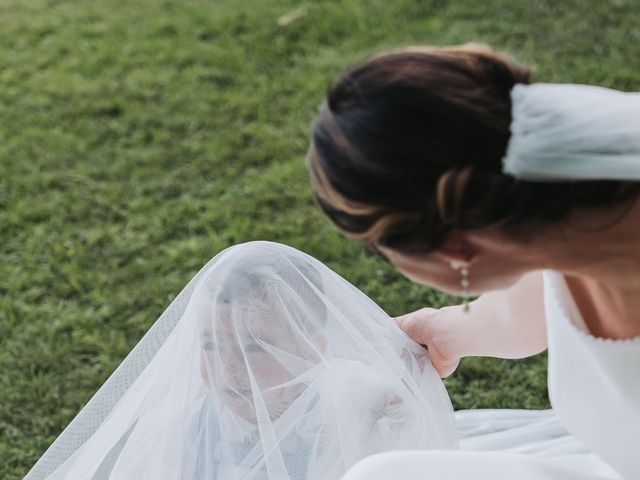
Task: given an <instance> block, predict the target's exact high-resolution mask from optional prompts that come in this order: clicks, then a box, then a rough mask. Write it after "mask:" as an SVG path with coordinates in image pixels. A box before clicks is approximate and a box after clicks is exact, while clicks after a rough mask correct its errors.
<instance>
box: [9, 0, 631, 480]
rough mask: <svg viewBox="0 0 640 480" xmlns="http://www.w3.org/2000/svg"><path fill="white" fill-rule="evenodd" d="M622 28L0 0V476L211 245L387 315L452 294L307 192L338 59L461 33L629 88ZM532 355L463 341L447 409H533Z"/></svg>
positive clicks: (575, 78) (188, 3) (500, 5)
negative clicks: (310, 265)
mask: <svg viewBox="0 0 640 480" xmlns="http://www.w3.org/2000/svg"><path fill="white" fill-rule="evenodd" d="M290 12H294V13H293V14H292V15H289V17H288V18H287V17H285V20H287V19H288V20H290V21H289V23H286V21H280V22H278V19H279V18H281V17H282V16H283V15H285V14H287V13H290ZM283 23H286V24H283ZM638 25H640V3H639V2H637V1H634V2H631V1H624V0H615V1H612V2H598V1H595V0H594V1H585V0H568V1H563V2H557V1H552V0H546V1H544V0H526V1H525V0H522V1H516V0H492V1H481V2H480V1H476V0H464V1H453V0H452V1H444V0H431V1H422V0H345V1H336V0H334V1H307V2H302V3H300V2H293V1H285V0H278V1H273V0H181V1H177V0H176V1H174V0H144V1H140V0H102V1H86V0H85V1H64V0H3V1H2V2H1V3H0V249H1V252H0V342H1V343H0V478H2V479H7V480H9V479H18V478H22V476H23V475H24V474H25V473H26V472H27V470H28V469H29V468H30V466H31V465H32V464H33V463H34V462H35V461H36V459H37V458H38V457H39V456H40V455H41V454H42V453H43V452H44V450H45V449H46V448H47V446H48V445H49V444H50V443H51V442H52V441H53V439H54V438H55V437H56V436H57V435H58V434H59V433H60V431H61V430H62V429H63V427H64V426H65V425H66V424H67V423H68V422H69V420H70V419H71V418H72V417H73V416H74V415H75V414H76V412H77V411H78V410H79V409H80V408H81V407H82V406H83V405H84V403H85V402H86V401H87V400H88V399H89V398H90V397H91V395H92V394H93V393H94V392H95V391H96V389H97V388H98V387H99V386H100V385H101V384H102V383H103V382H104V380H105V379H106V378H107V377H108V376H109V375H110V373H111V372H112V371H113V370H114V368H115V367H116V366H117V365H118V364H119V363H120V361H121V360H122V359H123V358H124V356H125V355H126V354H127V352H128V351H129V350H130V349H131V348H132V347H133V346H134V345H135V344H136V343H137V341H138V340H139V338H140V337H141V336H142V335H143V333H144V332H145V331H146V330H147V328H148V327H149V326H150V325H151V324H152V323H153V321H154V320H155V319H156V318H157V317H158V316H159V314H160V313H161V312H162V311H163V309H164V308H165V307H166V306H167V305H168V304H169V302H170V301H171V299H172V298H173V296H175V294H177V292H179V291H180V290H181V289H182V287H183V286H184V285H185V284H186V283H187V281H188V280H189V279H190V278H191V277H192V275H193V274H194V273H195V272H196V271H197V270H198V269H199V268H200V267H201V266H202V265H203V264H204V263H205V262H206V261H207V260H208V259H209V258H211V257H212V256H213V255H215V254H216V253H217V252H219V251H220V250H222V249H223V248H225V247H226V246H228V245H231V244H234V243H238V242H244V241H248V240H255V239H268V240H274V241H280V242H283V243H287V244H289V245H292V246H295V247H297V248H300V249H302V250H304V251H306V252H308V253H310V254H312V255H313V256H315V257H316V258H318V259H320V260H321V261H323V262H325V263H327V264H328V265H329V266H330V267H332V268H333V269H334V270H336V271H337V272H338V273H340V274H341V275H343V276H344V277H345V278H347V279H348V280H350V281H351V282H352V283H354V284H355V285H356V286H357V287H359V288H361V289H362V290H364V291H365V292H366V293H367V294H368V295H369V296H371V297H372V298H373V299H374V300H375V301H377V302H378V303H379V304H380V305H381V306H382V307H383V308H384V309H385V310H386V311H387V312H388V313H389V314H391V315H397V314H401V313H405V312H407V311H410V310H412V309H416V308H418V307H421V306H425V305H431V306H442V305H446V304H449V303H451V302H453V301H454V299H452V298H450V297H447V296H445V295H443V294H440V293H437V292H435V291H432V290H429V289H427V288H424V287H421V286H418V285H412V284H411V283H410V282H409V281H407V280H405V279H403V278H402V277H401V276H399V275H398V274H397V273H395V272H394V271H392V270H391V268H390V267H389V266H387V265H385V264H383V263H382V262H381V261H379V260H378V259H376V258H373V257H370V256H368V255H367V254H365V253H364V251H363V250H362V249H361V248H360V247H359V246H358V245H356V244H355V243H353V242H351V241H348V240H345V239H344V238H342V237H341V236H339V234H337V233H336V232H335V231H334V229H333V227H332V226H331V225H330V224H329V222H328V220H326V219H325V218H324V217H323V216H322V215H321V214H320V212H319V210H317V209H316V207H315V206H314V204H313V202H312V200H311V196H310V189H309V185H308V181H307V173H306V170H305V164H304V155H305V152H306V149H307V144H308V137H309V125H310V122H311V120H312V119H313V117H314V115H315V113H316V111H317V107H318V105H319V103H320V101H321V100H322V97H323V93H324V92H325V91H326V88H327V86H328V85H329V83H330V81H331V80H332V79H334V78H335V77H336V76H337V74H338V73H339V72H340V71H342V69H344V68H345V67H346V66H348V65H350V64H352V63H353V62H355V61H357V60H360V59H362V58H364V56H366V55H367V54H369V53H373V52H375V51H378V50H380V49H383V48H386V47H394V46H399V45H403V44H411V43H433V44H453V43H462V42H466V41H469V40H476V41H483V42H488V43H490V44H492V45H494V46H495V47H497V48H498V49H501V50H505V51H508V52H510V53H512V54H513V55H515V56H516V57H518V58H519V59H520V60H521V61H523V62H525V63H529V64H534V65H535V66H536V67H537V78H538V79H539V80H542V81H559V82H578V83H595V84H601V85H605V86H611V87H617V88H621V89H628V90H634V89H635V90H638V89H639V88H638V87H639V86H640V55H638V48H637V46H638V44H639V43H640V28H639V27H638ZM545 374H546V358H545V356H544V355H541V356H537V357H534V358H531V359H527V360H523V361H501V360H493V359H466V360H464V361H463V362H462V364H461V366H460V368H459V371H458V372H457V373H456V374H455V375H454V376H453V377H452V378H450V379H448V380H447V386H448V388H449V391H450V393H451V397H452V401H453V403H454V405H455V407H456V408H473V407H522V408H543V407H547V406H548V399H547V392H546V378H545Z"/></svg>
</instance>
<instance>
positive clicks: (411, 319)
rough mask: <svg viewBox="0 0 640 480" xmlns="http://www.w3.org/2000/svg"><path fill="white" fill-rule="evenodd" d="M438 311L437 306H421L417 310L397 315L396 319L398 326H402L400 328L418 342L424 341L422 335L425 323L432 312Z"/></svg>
mask: <svg viewBox="0 0 640 480" xmlns="http://www.w3.org/2000/svg"><path fill="white" fill-rule="evenodd" d="M437 311H438V310H437V309H436V308H428V307H426V308H421V309H420V310H417V311H415V312H411V313H407V314H405V315H400V316H399V317H395V318H394V320H395V322H396V324H397V325H398V327H400V330H402V331H403V332H404V333H406V334H407V335H408V336H409V337H411V338H412V339H414V340H415V341H417V342H418V343H422V342H421V341H420V340H421V339H420V337H421V336H423V335H422V334H423V333H424V332H423V331H424V327H425V323H426V322H427V320H428V318H429V317H430V316H431V314H432V313H434V312H437Z"/></svg>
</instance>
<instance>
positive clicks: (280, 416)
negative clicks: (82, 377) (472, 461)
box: [26, 242, 457, 480]
mask: <svg viewBox="0 0 640 480" xmlns="http://www.w3.org/2000/svg"><path fill="white" fill-rule="evenodd" d="M456 446H457V439H456V432H455V424H454V420H453V410H452V407H451V404H450V402H449V399H448V396H447V394H446V391H445V389H444V387H443V384H442V382H441V380H440V378H439V377H438V375H437V374H436V372H435V371H434V369H433V367H432V366H431V363H430V361H429V358H428V354H427V353H426V351H425V350H424V349H423V348H422V347H420V346H419V345H417V344H415V343H414V342H413V341H411V340H410V339H409V338H408V337H407V336H406V335H404V334H403V333H402V332H401V331H400V330H399V329H398V327H397V326H396V325H395V323H394V322H393V320H392V319H390V318H389V317H388V316H387V315H386V314H385V313H384V312H383V311H382V310H381V309H380V308H379V307H378V306H377V305H376V304H375V303H374V302H372V301H371V300H370V299H368V298H367V297H366V296H365V295H364V294H363V293H362V292H360V291H359V290H357V289H356V288H355V287H353V286H352V285H351V284H349V283H348V282H347V281H345V280H344V279H343V278H342V277H340V276H339V275H337V274H336V273H334V272H332V271H331V270H330V269H328V268H327V267H326V266H324V265H323V264H322V263H320V262H319V261H317V260H315V259H314V258H312V257H310V256H309V255H306V254H304V253H302V252H300V251H298V250H295V249H293V248H291V247H287V246H284V245H280V244H276V243H270V242H250V243H247V244H241V245H237V246H234V247H231V248H228V249H226V250H224V251H223V252H221V253H220V254H219V255H217V256H216V257H215V258H213V259H212V260H211V261H210V262H209V263H207V265H205V266H204V268H202V270H201V271H200V272H199V273H198V274H197V275H196V276H195V277H194V278H193V280H192V281H191V282H190V283H189V284H188V285H187V286H186V287H185V289H184V290H183V291H182V292H181V293H180V294H179V295H178V297H177V298H176V299H175V300H174V302H173V303H172V304H171V305H170V306H169V308H168V309H167V310H166V311H165V312H164V314H163V315H162V316H161V317H160V318H159V319H158V320H157V321H156V322H155V324H154V325H153V326H152V327H151V329H150V330H149V331H148V333H147V334H146V335H145V336H144V337H143V339H142V340H141V341H140V342H139V343H138V345H136V347H135V348H134V349H133V350H132V352H131V353H130V354H129V356H128V357H127V358H126V359H125V360H124V361H123V362H122V364H121V365H120V366H119V367H118V369H117V370H116V371H115V372H114V373H113V375H112V376H111V377H110V378H109V379H108V380H107V381H106V383H105V384H104V385H103V386H102V387H101V388H100V390H99V391H98V392H97V393H96V394H95V396H94V397H93V398H92V399H91V400H90V401H89V402H88V403H87V405H86V406H85V407H84V408H83V409H82V410H81V411H80V413H79V414H78V415H77V416H76V418H75V419H74V420H73V421H72V422H71V423H70V424H69V426H68V427H67V428H66V429H65V430H64V432H63V433H62V434H61V435H60V436H59V437H58V439H57V440H56V441H55V442H54V443H53V444H52V445H51V447H50V448H49V449H48V450H47V451H46V452H45V454H44V455H43V456H42V458H41V459H40V460H39V461H38V463H37V464H36V465H35V466H34V467H33V469H32V470H31V471H30V472H29V474H28V475H27V477H26V479H27V480H37V479H38V480H39V479H50V480H53V479H69V480H71V479H73V480H78V479H83V480H105V479H118V480H122V479H136V480H142V479H154V480H158V479H160V480H161V479H188V480H191V479H194V480H195V479H197V480H209V479H224V480H233V479H243V480H250V479H269V480H273V479H278V480H280V479H309V480H314V479H327V480H328V479H337V478H339V477H340V475H341V474H342V473H343V472H344V471H345V470H346V469H347V468H348V467H349V466H351V465H352V464H353V463H355V462H356V461H357V460H358V459H360V458H362V457H364V456H366V455H368V454H371V453H374V452H379V451H384V450H392V449H399V448H456Z"/></svg>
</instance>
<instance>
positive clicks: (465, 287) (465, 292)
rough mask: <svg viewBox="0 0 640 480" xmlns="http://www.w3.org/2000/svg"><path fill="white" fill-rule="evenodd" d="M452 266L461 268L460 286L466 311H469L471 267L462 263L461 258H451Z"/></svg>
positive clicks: (457, 268) (456, 268) (455, 268)
mask: <svg viewBox="0 0 640 480" xmlns="http://www.w3.org/2000/svg"><path fill="white" fill-rule="evenodd" d="M451 268H453V269H454V270H460V275H461V276H462V278H461V279H460V286H461V287H462V296H463V297H465V299H464V311H465V313H467V312H469V308H470V307H469V298H468V297H469V267H468V266H466V265H465V264H464V263H462V262H461V261H460V260H451Z"/></svg>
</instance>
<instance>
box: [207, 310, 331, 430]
mask: <svg viewBox="0 0 640 480" xmlns="http://www.w3.org/2000/svg"><path fill="white" fill-rule="evenodd" d="M278 313H279V315H278ZM310 338H311V341H310ZM312 341H313V336H309V335H307V336H306V338H305V337H304V336H303V335H302V332H299V331H296V330H295V327H294V326H292V325H290V324H289V322H288V321H287V318H286V313H282V312H274V311H273V309H269V308H268V306H265V305H263V304H262V305H258V304H254V305H252V306H243V307H242V308H239V307H235V306H234V307H231V306H228V305H224V304H222V305H217V306H216V311H215V315H214V316H213V320H212V321H211V322H210V324H208V325H205V326H204V327H203V330H202V345H203V351H204V354H203V357H202V363H201V367H202V368H201V370H202V376H203V379H204V381H205V383H207V385H209V386H210V387H211V388H212V389H213V390H214V391H215V392H216V393H217V394H218V395H219V396H220V399H221V400H222V402H223V403H224V404H225V405H227V406H228V407H229V408H230V409H231V410H232V411H233V412H234V413H235V414H236V415H239V416H241V417H243V418H245V419H246V420H249V421H251V422H256V407H258V408H260V405H261V402H264V405H265V408H266V410H267V412H268V414H269V416H270V418H271V419H272V420H273V419H275V418H278V417H279V416H280V415H282V413H283V412H284V411H285V410H286V409H287V408H288V407H289V406H290V405H291V403H293V401H294V400H295V399H296V398H298V396H299V395H300V394H301V393H302V392H303V391H304V389H305V388H306V385H305V384H303V383H290V384H288V385H287V383H289V382H292V381H293V380H294V378H295V376H296V375H297V373H296V372H294V371H292V370H293V369H294V368H300V365H301V364H303V362H304V361H306V362H313V361H314V359H316V362H317V361H318V360H319V359H320V355H319V349H318V347H316V346H315V345H313V343H312ZM298 373H299V372H298ZM256 397H257V398H256Z"/></svg>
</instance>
